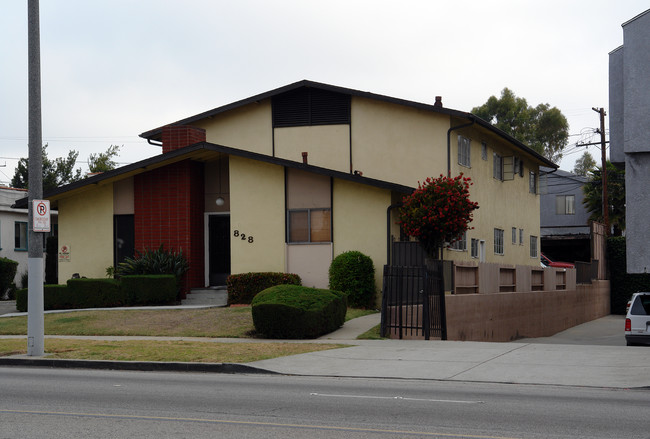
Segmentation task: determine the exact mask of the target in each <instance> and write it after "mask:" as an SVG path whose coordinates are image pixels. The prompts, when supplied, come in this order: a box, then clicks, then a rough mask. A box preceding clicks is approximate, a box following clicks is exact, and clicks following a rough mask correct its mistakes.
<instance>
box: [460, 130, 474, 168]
mask: <svg viewBox="0 0 650 439" xmlns="http://www.w3.org/2000/svg"><path fill="white" fill-rule="evenodd" d="M471 142H472V141H471V140H470V139H469V138H467V137H465V136H461V135H459V136H458V164H459V165H461V166H465V167H467V168H471V167H472V158H471V151H472V148H471Z"/></svg>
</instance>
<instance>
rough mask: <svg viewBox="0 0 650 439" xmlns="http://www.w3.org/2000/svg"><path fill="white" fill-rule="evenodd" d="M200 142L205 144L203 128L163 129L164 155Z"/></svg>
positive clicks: (171, 127) (172, 127) (168, 127)
mask: <svg viewBox="0 0 650 439" xmlns="http://www.w3.org/2000/svg"><path fill="white" fill-rule="evenodd" d="M199 142H205V130H204V129H202V128H195V127H191V126H185V125H180V126H166V127H163V129H162V143H163V154H164V153H166V152H170V151H174V150H175V149H179V148H184V147H186V146H189V145H194V144H195V143H199Z"/></svg>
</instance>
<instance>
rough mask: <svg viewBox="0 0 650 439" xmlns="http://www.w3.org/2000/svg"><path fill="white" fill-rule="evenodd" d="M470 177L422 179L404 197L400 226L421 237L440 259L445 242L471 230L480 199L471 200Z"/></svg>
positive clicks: (432, 252)
mask: <svg viewBox="0 0 650 439" xmlns="http://www.w3.org/2000/svg"><path fill="white" fill-rule="evenodd" d="M472 184H473V183H472V182H471V179H470V178H467V177H463V174H462V173H461V174H460V175H458V176H457V177H454V178H451V177H445V176H443V175H442V174H441V175H440V177H438V178H435V179H434V178H427V179H426V180H425V181H424V183H419V182H418V188H417V190H416V191H414V192H413V193H412V194H411V195H408V196H406V197H404V200H403V206H402V207H401V208H400V211H399V213H400V226H401V227H402V229H403V230H404V232H405V233H406V234H407V235H409V236H412V237H414V238H417V240H418V241H420V244H421V245H422V246H423V247H424V251H426V253H427V254H428V255H429V256H430V257H432V258H434V259H437V256H438V249H439V248H440V247H441V246H442V244H443V243H444V242H453V241H455V240H457V239H459V238H460V236H461V234H462V233H463V232H465V231H466V230H469V228H470V227H469V223H470V222H471V221H472V219H473V212H474V210H476V209H478V203H475V202H473V201H470V199H469V187H470V186H471V185H472Z"/></svg>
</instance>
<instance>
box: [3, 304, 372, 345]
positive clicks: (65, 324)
mask: <svg viewBox="0 0 650 439" xmlns="http://www.w3.org/2000/svg"><path fill="white" fill-rule="evenodd" d="M376 312H377V311H374V310H358V309H348V312H347V315H346V321H347V320H350V319H352V318H356V317H361V316H363V315H367V314H372V313H376ZM253 333H254V325H253V317H252V316H251V308H250V307H249V306H246V307H233V308H205V309H153V310H138V309H129V308H119V309H117V308H116V309H114V310H106V311H73V312H65V313H48V314H45V334H47V335H131V336H168V337H213V338H223V337H229V338H242V337H250V336H251V334H253ZM0 334H3V335H25V334H27V317H26V316H20V317H3V318H0Z"/></svg>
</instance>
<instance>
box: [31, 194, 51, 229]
mask: <svg viewBox="0 0 650 439" xmlns="http://www.w3.org/2000/svg"><path fill="white" fill-rule="evenodd" d="M32 212H33V213H32V218H33V224H32V230H33V231H34V232H49V231H50V229H51V226H50V200H32Z"/></svg>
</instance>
